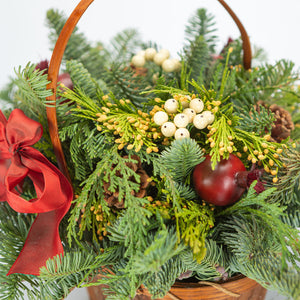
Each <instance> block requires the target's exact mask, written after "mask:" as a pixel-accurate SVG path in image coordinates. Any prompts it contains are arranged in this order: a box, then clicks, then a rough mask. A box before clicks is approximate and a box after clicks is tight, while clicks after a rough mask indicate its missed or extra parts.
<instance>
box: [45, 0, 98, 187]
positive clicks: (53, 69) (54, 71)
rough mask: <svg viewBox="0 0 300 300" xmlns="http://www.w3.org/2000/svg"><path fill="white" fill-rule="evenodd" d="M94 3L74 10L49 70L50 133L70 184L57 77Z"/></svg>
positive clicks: (84, 2)
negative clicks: (59, 118)
mask: <svg viewBox="0 0 300 300" xmlns="http://www.w3.org/2000/svg"><path fill="white" fill-rule="evenodd" d="M93 1H94V0H81V1H80V3H79V4H78V5H77V6H76V8H75V9H74V10H73V12H72V14H71V15H70V17H69V18H68V20H67V22H66V24H65V25H64V27H63V29H62V30H61V32H60V34H59V37H58V39H57V42H56V44H55V47H54V50H53V53H52V57H51V60H50V64H49V68H48V80H49V81H50V83H49V84H48V85H47V89H51V90H52V91H53V94H52V96H50V97H48V98H47V100H48V102H49V105H48V106H47V108H46V112H47V119H48V127H49V133H50V138H51V141H52V144H53V149H54V153H55V156H56V158H57V163H58V167H59V169H60V170H61V171H62V173H63V174H64V175H65V176H66V177H67V178H68V180H69V181H70V182H71V180H70V175H69V171H68V167H67V163H66V159H65V156H64V153H63V150H62V145H61V141H60V139H59V134H58V126H57V116H56V89H57V77H58V73H59V68H60V64H61V60H62V57H63V54H64V51H65V49H66V46H67V43H68V41H69V38H70V36H71V34H72V32H73V30H74V28H75V26H76V24H77V23H78V21H79V20H80V18H81V16H82V15H83V14H84V12H85V11H86V9H87V8H88V7H89V6H90V4H91V3H92V2H93Z"/></svg>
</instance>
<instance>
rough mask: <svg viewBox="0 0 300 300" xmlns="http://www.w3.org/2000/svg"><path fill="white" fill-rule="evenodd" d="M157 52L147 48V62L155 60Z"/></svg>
mask: <svg viewBox="0 0 300 300" xmlns="http://www.w3.org/2000/svg"><path fill="white" fill-rule="evenodd" d="M156 53H157V52H156V50H155V49H154V48H147V49H146V50H145V58H146V60H153V58H154V56H155V54H156Z"/></svg>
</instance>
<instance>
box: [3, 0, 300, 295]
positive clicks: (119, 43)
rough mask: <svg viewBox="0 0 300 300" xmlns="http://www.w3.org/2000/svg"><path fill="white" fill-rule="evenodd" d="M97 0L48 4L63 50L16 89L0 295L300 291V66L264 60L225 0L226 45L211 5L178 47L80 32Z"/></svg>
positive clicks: (31, 68)
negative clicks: (245, 288) (255, 286)
mask: <svg viewBox="0 0 300 300" xmlns="http://www.w3.org/2000/svg"><path fill="white" fill-rule="evenodd" d="M91 2H92V0H82V1H81V2H80V4H79V5H78V6H77V8H76V9H75V10H74V12H73V14H72V15H71V17H70V18H69V19H68V20H67V19H66V18H65V16H64V15H63V14H62V13H60V12H59V11H56V10H49V11H48V13H47V21H48V25H49V28H50V41H51V42H52V45H53V47H54V50H53V56H52V58H51V61H48V60H45V61H42V62H39V63H37V62H35V63H28V65H26V66H25V67H24V68H21V67H20V68H19V69H18V70H17V71H16V77H15V78H14V79H12V81H11V83H9V84H8V86H7V88H6V89H4V90H3V91H1V100H3V101H5V105H4V107H2V111H0V188H1V189H0V200H1V207H0V216H1V218H0V234H1V243H0V262H1V263H0V265H1V285H0V295H1V299H24V297H25V295H27V297H29V299H62V298H64V297H66V296H67V295H68V293H70V292H71V291H72V289H73V288H75V287H85V286H86V287H91V286H99V285H101V287H102V292H103V293H104V295H105V297H106V298H105V299H108V300H109V299H115V300H117V299H118V300H121V299H124V300H125V299H134V298H135V299H150V297H151V299H156V298H162V297H165V298H164V299H227V298H218V297H217V296H215V297H214V296H211V298H202V296H201V295H202V294H201V290H200V289H199V290H197V293H198V294H197V295H196V296H194V298H193V297H192V296H189V294H188V291H187V290H184V292H182V293H181V294H180V293H179V294H180V295H179V294H176V291H175V290H172V286H173V287H174V284H175V286H176V284H177V285H178V284H179V285H180V284H181V286H187V287H189V285H193V287H195V286H197V288H198V287H201V286H210V287H212V289H214V290H216V291H219V292H220V293H222V294H223V295H225V297H231V298H228V299H234V298H237V299H248V298H245V297H244V298H242V297H243V295H242V294H241V293H240V292H236V291H233V290H230V288H225V285H223V283H226V282H227V281H229V282H237V283H236V286H239V282H241V281H238V280H241V279H245V280H250V281H251V282H254V281H256V282H258V283H259V284H260V285H261V286H263V287H264V288H266V289H270V290H277V291H278V292H279V293H280V294H282V295H286V296H289V297H291V298H292V299H300V285H299V282H300V270H299V269H300V266H299V261H300V241H299V231H298V230H297V228H298V227H300V213H299V209H300V192H299V178H300V154H299V138H300V101H299V99H300V90H299V87H298V86H297V82H298V80H299V76H298V74H297V72H296V71H295V68H294V64H293V63H292V62H289V61H286V60H281V61H278V62H277V63H275V64H273V65H270V64H267V63H264V62H262V61H260V60H259V58H260V54H261V50H258V51H256V52H255V53H254V55H253V57H251V48H250V43H249V40H248V36H247V34H246V32H245V30H244V28H243V26H242V24H241V23H240V22H239V20H238V19H237V17H236V16H235V15H234V13H233V12H232V11H231V10H230V8H228V6H227V5H226V3H224V1H221V0H220V1H219V2H220V3H221V4H223V6H224V7H225V8H226V9H227V10H228V12H229V13H230V14H231V15H232V17H233V18H234V20H235V22H236V23H237V25H238V27H239V29H240V31H241V36H242V38H241V39H239V38H238V39H236V40H233V39H229V40H228V43H227V44H226V45H225V46H224V48H223V49H222V50H221V51H217V50H216V48H217V47H216V43H217V38H216V36H215V22H214V21H215V20H214V17H213V16H212V15H211V14H210V13H208V12H207V11H206V10H205V9H199V10H197V11H196V13H195V15H194V16H193V17H192V18H191V19H190V20H189V22H188V25H187V26H186V30H185V32H186V41H185V44H184V46H183V49H182V50H181V51H180V52H179V55H178V58H176V57H175V54H173V53H172V54H170V52H169V51H168V50H167V49H165V48H164V45H157V44H156V43H153V42H144V41H142V40H141V39H140V38H139V35H138V33H137V31H135V30H131V29H130V30H129V29H128V30H124V31H123V32H121V33H119V34H118V35H117V36H116V37H115V38H114V39H113V40H112V42H111V44H110V45H108V46H106V45H104V44H103V43H100V42H98V43H96V44H94V43H90V42H89V41H88V40H87V39H86V38H85V36H84V35H83V34H82V33H79V32H78V31H77V29H76V30H74V32H73V33H72V31H73V29H74V27H75V26H76V23H77V21H78V20H79V18H80V16H81V15H82V14H83V13H84V11H85V9H86V8H87V7H88V5H89V4H90V3H91ZM71 33H72V35H71ZM62 55H63V58H62ZM61 58H62V61H61ZM254 60H255V66H253V67H252V68H251V62H252V63H253V62H254ZM58 73H59V74H58ZM253 280H254V281H253ZM241 285H242V284H240V286H241ZM262 293H263V292H262ZM102 297H104V296H102ZM147 297H148V298H147ZM259 297H261V298H259ZM95 299H96V298H95ZM101 299H104V298H101ZM256 299H263V295H262V294H261V295H259V294H257V298H256Z"/></svg>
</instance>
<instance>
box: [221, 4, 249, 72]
mask: <svg viewBox="0 0 300 300" xmlns="http://www.w3.org/2000/svg"><path fill="white" fill-rule="evenodd" d="M218 1H219V2H220V3H221V4H222V6H223V7H224V8H225V9H226V10H227V12H228V13H229V14H230V16H231V17H232V19H233V21H234V22H235V24H236V25H237V27H238V28H239V30H240V33H241V37H242V41H243V51H244V57H243V64H244V68H245V69H246V70H249V69H250V68H251V60H252V53H251V44H250V40H249V36H248V34H247V31H246V30H245V28H244V26H243V24H242V23H241V21H240V20H239V18H238V17H237V16H236V14H235V13H234V12H233V11H232V9H231V8H230V7H229V6H228V5H227V3H226V2H225V1H224V0H218Z"/></svg>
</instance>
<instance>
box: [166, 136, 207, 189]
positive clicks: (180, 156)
mask: <svg viewBox="0 0 300 300" xmlns="http://www.w3.org/2000/svg"><path fill="white" fill-rule="evenodd" d="M161 160H162V163H163V164H165V166H166V167H167V168H168V172H169V173H170V174H171V176H172V177H173V180H174V181H176V182H177V183H185V184H189V183H190V175H191V173H192V171H193V169H194V167H195V166H196V165H198V164H200V163H201V162H202V161H203V160H204V158H203V152H202V150H201V148H200V147H199V146H198V144H197V143H196V141H195V140H192V139H181V140H175V141H173V142H172V144H171V146H170V147H169V148H167V149H165V150H164V151H163V152H162V153H161Z"/></svg>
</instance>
